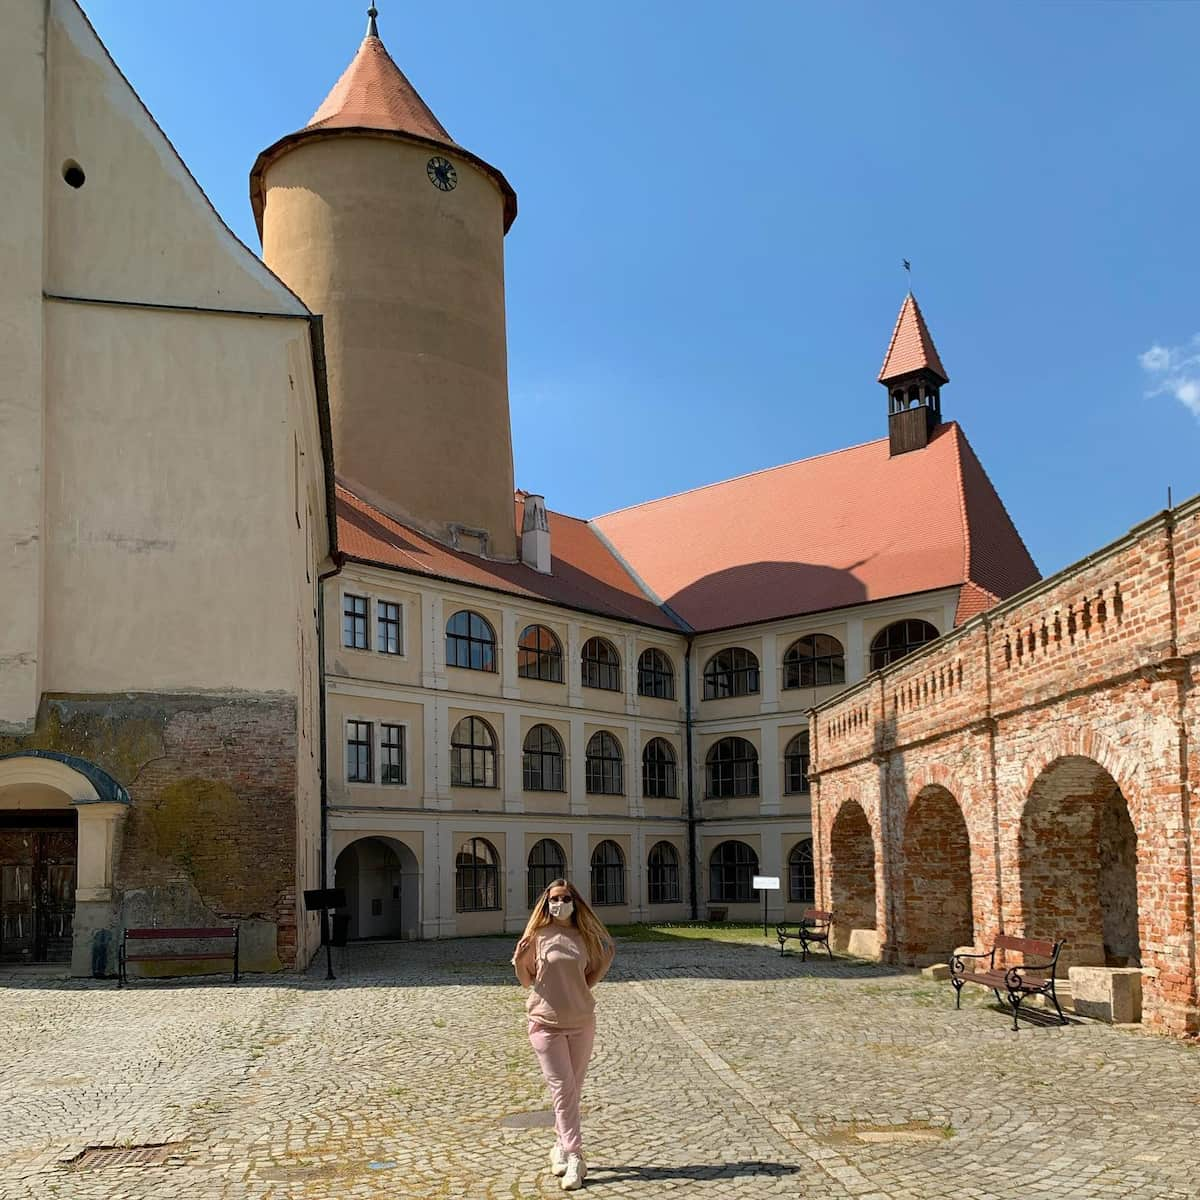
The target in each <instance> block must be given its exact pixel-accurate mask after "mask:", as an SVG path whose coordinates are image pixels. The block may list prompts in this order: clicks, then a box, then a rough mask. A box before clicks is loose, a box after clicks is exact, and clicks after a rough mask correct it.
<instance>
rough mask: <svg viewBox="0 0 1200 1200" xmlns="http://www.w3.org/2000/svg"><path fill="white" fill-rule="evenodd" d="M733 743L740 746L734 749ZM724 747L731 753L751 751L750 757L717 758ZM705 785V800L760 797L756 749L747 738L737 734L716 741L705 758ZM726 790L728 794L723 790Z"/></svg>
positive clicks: (723, 755)
mask: <svg viewBox="0 0 1200 1200" xmlns="http://www.w3.org/2000/svg"><path fill="white" fill-rule="evenodd" d="M734 743H740V746H737V747H735V746H734V745H733V744H734ZM723 746H727V747H730V749H740V748H741V747H742V746H744V747H747V748H748V749H749V750H750V755H740V756H739V755H734V754H728V755H725V754H719V753H718V751H720V750H721V748H722V747H723ZM742 764H745V765H744V766H742ZM727 780H728V783H727V782H726V781H727ZM704 781H705V788H704V798H705V799H706V800H743V799H746V798H747V797H752V796H758V795H761V791H760V789H761V785H762V779H761V770H760V765H759V753H758V748H757V747H756V746H755V745H754V743H753V742H752V741H750V740H749V738H744V737H738V736H737V735H736V734H727V735H726V736H725V737H723V738H719V739H718V740H717V741H715V742H713V744H712V745H711V746H710V747H709V748H708V753H707V754H705V756H704ZM718 784H719V785H720V786H719V787H718ZM727 787H728V789H729V790H726V788H727Z"/></svg>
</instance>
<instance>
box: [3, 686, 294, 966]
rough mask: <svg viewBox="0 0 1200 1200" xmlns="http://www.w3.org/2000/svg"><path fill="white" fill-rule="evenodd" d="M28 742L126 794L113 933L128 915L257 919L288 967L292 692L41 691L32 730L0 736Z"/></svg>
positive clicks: (12, 746)
mask: <svg viewBox="0 0 1200 1200" xmlns="http://www.w3.org/2000/svg"><path fill="white" fill-rule="evenodd" d="M34 748H40V749H56V750H62V751H66V752H69V753H71V754H75V755H78V756H79V757H81V758H85V759H87V760H88V761H90V762H94V763H96V765H97V766H100V767H102V768H104V769H105V770H106V771H108V772H109V773H110V774H111V775H112V776H113V777H114V778H116V779H117V780H118V781H119V782H121V783H122V784H124V785H125V787H126V788H127V790H128V791H129V794H130V797H131V799H132V801H133V803H132V806H131V808H130V810H129V813H128V815H127V816H126V817H125V818H124V821H123V824H122V827H121V828H120V831H119V835H118V836H119V838H120V843H119V846H118V848H117V852H116V859H115V870H114V878H113V885H114V888H113V890H114V900H113V925H112V930H113V937H114V940H115V937H116V935H117V932H118V931H119V929H120V927H121V925H122V924H123V923H125V922H127V921H128V922H129V923H137V924H151V923H156V924H161V925H186V924H199V923H204V921H205V920H206V919H209V918H210V917H212V918H220V919H222V920H239V921H261V922H265V923H266V927H267V928H268V929H269V928H270V926H271V925H273V926H274V928H275V936H276V949H277V953H278V960H279V963H281V964H282V965H284V966H290V965H294V964H295V959H296V894H295V891H296V884H295V880H296V861H295V847H296V790H297V789H296V703H295V699H294V698H292V697H288V696H274V695H272V696H245V695H239V696H236V697H233V696H158V695H122V696H86V697H71V698H68V697H49V698H47V699H46V700H45V701H44V702H43V705H42V711H41V713H40V714H39V718H38V722H37V726H36V729H35V731H34V733H33V734H31V735H30V736H29V737H28V738H24V739H19V740H18V739H0V750H20V749H34ZM260 944H261V938H260ZM249 949H250V952H251V954H253V953H254V949H253V947H250V948H249ZM261 957H262V955H261V952H260V958H261ZM260 965H269V955H268V957H267V959H266V960H264V961H263V962H262V963H261V964H260Z"/></svg>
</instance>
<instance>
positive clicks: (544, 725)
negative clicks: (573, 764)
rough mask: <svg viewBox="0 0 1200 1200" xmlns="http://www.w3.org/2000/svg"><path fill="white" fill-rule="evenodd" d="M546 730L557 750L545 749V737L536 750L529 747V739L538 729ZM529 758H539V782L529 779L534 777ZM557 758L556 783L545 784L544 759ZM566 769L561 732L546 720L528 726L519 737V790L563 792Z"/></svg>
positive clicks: (565, 754)
mask: <svg viewBox="0 0 1200 1200" xmlns="http://www.w3.org/2000/svg"><path fill="white" fill-rule="evenodd" d="M541 729H544V730H547V731H548V732H549V733H550V734H551V736H552V738H553V740H554V744H555V745H556V746H557V747H558V750H557V752H555V751H548V750H546V749H545V739H544V738H543V739H542V746H541V747H539V748H538V749H536V750H531V749H530V748H529V739H530V738H531V737H532V736H533V735H534V734H535V733H537V732H538V730H541ZM531 759H538V760H540V763H539V766H538V768H537V773H538V778H539V779H540V780H541V782H538V783H533V782H531V780H532V779H533V777H534V770H533V769H532V766H531V761H530V760H531ZM547 759H551V760H553V759H557V760H558V766H557V771H558V776H557V785H556V786H555V785H553V781H552V783H551V785H547V784H546V782H545V772H546V760H547ZM566 770H567V753H566V748H565V747H564V745H563V739H562V734H561V733H559V732H558V730H557V729H555V728H554V726H553V725H551V724H550V723H549V722H548V721H539V722H538V723H537V724H536V725H532V726H530V728H529V730H528V732H527V733H526V734H525V736H524V737H523V738H522V739H521V790H522V791H525V792H565V791H566V790H567V788H566Z"/></svg>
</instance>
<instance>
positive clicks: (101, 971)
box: [92, 929, 111, 979]
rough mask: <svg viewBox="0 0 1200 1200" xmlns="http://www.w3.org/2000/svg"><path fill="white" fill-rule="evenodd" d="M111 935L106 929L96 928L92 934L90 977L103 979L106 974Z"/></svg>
mask: <svg viewBox="0 0 1200 1200" xmlns="http://www.w3.org/2000/svg"><path fill="white" fill-rule="evenodd" d="M110 937H111V935H110V934H109V932H108V930H107V929H97V930H96V932H95V933H93V934H92V978H93V979H103V978H104V977H105V976H106V975H107V974H108V943H109V940H110Z"/></svg>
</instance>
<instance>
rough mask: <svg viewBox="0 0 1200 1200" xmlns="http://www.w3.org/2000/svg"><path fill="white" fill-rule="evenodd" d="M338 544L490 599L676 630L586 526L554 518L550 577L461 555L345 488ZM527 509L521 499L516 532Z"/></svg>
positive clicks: (357, 555)
mask: <svg viewBox="0 0 1200 1200" xmlns="http://www.w3.org/2000/svg"><path fill="white" fill-rule="evenodd" d="M337 506H338V544H339V546H340V547H341V549H342V551H343V552H344V553H345V554H346V555H347V556H348V557H349V558H352V559H357V560H359V561H363V562H372V563H378V564H380V565H381V566H385V567H396V568H398V569H399V570H402V571H411V572H414V573H416V574H419V575H427V576H431V577H436V578H441V579H452V580H457V581H458V582H461V583H468V584H475V585H476V586H478V587H484V588H490V589H492V590H494V591H499V592H507V593H509V594H511V595H515V596H525V597H528V598H529V599H533V600H548V601H550V602H551V603H553V604H562V605H566V606H567V607H569V608H576V609H582V610H584V611H587V612H592V613H599V614H600V615H601V616H607V617H615V618H617V619H618V620H623V621H638V622H641V623H642V624H644V625H654V626H657V627H658V628H661V629H678V626H677V625H675V624H674V622H672V621H671V619H670V618H669V617H668V616H667V615H666V614H665V613H664V612H663V611H662V610H661V609H660V608H659V607H658V606H657V605H656V604H654V603H653V602H652V601H650V600H649V599H647V597H646V595H645V593H644V592H643V591H642V590H641V588H640V587H639V586H638V584H637V582H636V581H635V580H634V579H633V577H632V576H631V575H630V573H629V572H628V571H627V570H626V568H625V567H624V566H623V565H622V564H621V562H620V560H619V559H618V558H617V557H616V556H615V555H614V554H613V553H612V552H611V551H610V550H609V549H608V548H607V547H606V546H605V545H604V542H603V541H602V540H601V538H600V537H599V536H598V535H597V534H596V533H595V531H594V530H592V529H591V528H590V527H589V526H588V523H587V522H586V521H580V520H576V519H575V518H574V517H566V516H563V515H562V514H561V513H556V512H551V513H549V517H550V550H551V554H552V556H553V568H552V574H550V575H542V574H540V573H539V572H537V571H535V570H533V568H532V567H527V566H524V565H523V564H521V563H497V562H489V561H488V560H487V559H483V558H478V557H476V556H475V555H473V554H463V553H460V552H459V551H456V550H451V549H449V548H448V547H446V546H443V545H442V544H441V543H440V542H437V541H434V539H433V538H431V537H428V536H427V535H426V534H423V533H419V532H418V531H417V530H415V529H411V528H409V527H408V526H407V525H402V524H401V523H400V522H399V521H396V520H393V519H392V518H391V517H389V516H386V515H385V514H383V513H381V512H380V511H379V510H378V509H376V508H374V507H372V506H371V505H370V504H368V503H367V502H366V501H365V500H361V499H360V498H359V497H358V496H356V495H355V494H354V493H353V492H351V491H349V490H348V489H347V488H345V487H343V486H342V485H340V484H339V485H338V489H337ZM523 516H524V503H523V500H522V499H521V498H520V497H518V499H517V505H516V514H515V519H516V527H517V528H518V529H520V528H521V522H522V518H523Z"/></svg>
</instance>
